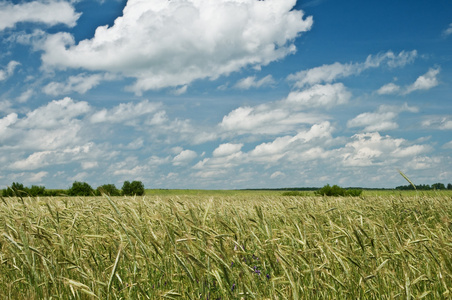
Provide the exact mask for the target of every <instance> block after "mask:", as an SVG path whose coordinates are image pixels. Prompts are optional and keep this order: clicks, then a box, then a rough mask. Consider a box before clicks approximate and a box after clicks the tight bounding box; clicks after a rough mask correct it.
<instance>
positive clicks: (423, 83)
mask: <svg viewBox="0 0 452 300" xmlns="http://www.w3.org/2000/svg"><path fill="white" fill-rule="evenodd" d="M439 72H440V68H430V69H429V70H428V72H427V73H425V74H424V75H422V76H419V77H418V78H417V79H416V81H415V82H414V83H413V84H411V85H410V86H408V87H407V88H406V91H405V92H404V94H409V93H411V92H414V91H418V90H429V89H431V88H433V87H435V86H437V85H438V79H437V78H436V77H437V76H438V74H439Z"/></svg>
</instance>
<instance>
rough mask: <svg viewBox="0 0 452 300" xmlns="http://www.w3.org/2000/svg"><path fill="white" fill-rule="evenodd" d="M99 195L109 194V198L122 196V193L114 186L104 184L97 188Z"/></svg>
mask: <svg viewBox="0 0 452 300" xmlns="http://www.w3.org/2000/svg"><path fill="white" fill-rule="evenodd" d="M97 192H98V194H99V195H101V194H107V195H109V196H120V195H121V192H120V191H119V190H118V189H117V188H116V186H115V185H114V184H104V185H101V186H99V187H98V188H97Z"/></svg>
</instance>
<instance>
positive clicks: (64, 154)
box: [10, 144, 93, 170]
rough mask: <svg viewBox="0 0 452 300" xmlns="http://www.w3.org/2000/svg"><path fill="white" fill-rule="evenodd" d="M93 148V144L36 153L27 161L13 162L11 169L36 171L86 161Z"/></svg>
mask: <svg viewBox="0 0 452 300" xmlns="http://www.w3.org/2000/svg"><path fill="white" fill-rule="evenodd" d="M92 147H93V144H86V145H83V146H76V147H74V148H65V149H61V150H46V151H39V152H34V153H32V154H31V155H29V156H28V157H27V158H26V159H23V160H17V161H15V162H13V163H12V164H11V165H10V168H11V169H13V170H36V169H39V168H43V167H46V166H49V165H58V164H68V163H71V162H73V161H78V160H82V159H86V157H87V154H88V153H89V152H90V151H92Z"/></svg>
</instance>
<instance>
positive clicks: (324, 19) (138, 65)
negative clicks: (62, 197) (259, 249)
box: [0, 0, 452, 189]
mask: <svg viewBox="0 0 452 300" xmlns="http://www.w3.org/2000/svg"><path fill="white" fill-rule="evenodd" d="M451 156H452V2H450V1H448V0H447V1H446V0H438V1H427V0H415V1H413V0H400V1H388V0H379V1H374V0H371V1H362V0H348V1H333V0H308V1H295V0H260V1H259V0H215V1H213V0H127V1H126V0H66V1H65V0H33V1H26V0H23V1H19V0H14V1H5V0H0V187H1V188H4V187H6V186H8V185H11V183H12V182H20V183H23V184H24V185H25V186H31V185H43V186H45V187H46V188H69V187H70V186H71V185H72V183H73V182H74V181H83V182H88V183H89V184H90V185H91V186H93V187H97V186H99V185H102V184H110V183H113V184H115V185H116V186H117V187H121V186H122V183H123V182H124V181H126V180H129V181H133V180H139V181H142V182H143V184H144V185H145V187H146V188H165V189H166V188H175V189H242V188H283V187H321V186H323V185H325V184H331V185H332V184H338V185H340V186H345V187H348V186H360V187H368V188H393V187H396V186H399V185H406V184H408V183H407V182H406V181H405V179H404V178H403V177H402V176H401V175H400V174H399V170H401V171H402V172H403V173H404V174H406V175H407V176H408V177H409V178H410V179H411V180H412V181H413V182H414V183H416V184H433V183H436V182H442V183H445V184H447V183H450V182H452V159H451Z"/></svg>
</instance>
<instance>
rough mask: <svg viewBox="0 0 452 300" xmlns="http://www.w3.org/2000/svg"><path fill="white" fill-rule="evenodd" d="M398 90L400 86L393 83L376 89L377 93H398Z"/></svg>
mask: <svg viewBox="0 0 452 300" xmlns="http://www.w3.org/2000/svg"><path fill="white" fill-rule="evenodd" d="M399 92H400V86H398V85H397V84H395V83H392V82H391V83H388V84H385V85H384V86H382V87H381V88H379V89H378V91H377V93H378V94H380V95H389V94H398V93H399Z"/></svg>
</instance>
